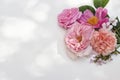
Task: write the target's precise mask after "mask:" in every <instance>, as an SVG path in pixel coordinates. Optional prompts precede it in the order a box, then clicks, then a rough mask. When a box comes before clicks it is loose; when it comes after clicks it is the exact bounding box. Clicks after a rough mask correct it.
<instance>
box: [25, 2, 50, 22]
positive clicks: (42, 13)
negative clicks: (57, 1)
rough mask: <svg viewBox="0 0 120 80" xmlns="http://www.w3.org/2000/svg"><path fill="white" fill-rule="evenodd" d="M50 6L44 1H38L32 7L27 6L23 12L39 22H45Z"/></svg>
mask: <svg viewBox="0 0 120 80" xmlns="http://www.w3.org/2000/svg"><path fill="white" fill-rule="evenodd" d="M49 11H50V6H49V5H48V4H46V3H40V4H38V5H37V6H34V7H27V8H26V9H25V13H26V14H27V15H28V16H30V17H32V18H33V19H35V20H37V21H39V22H45V21H46V20H47V19H48V12H49Z"/></svg>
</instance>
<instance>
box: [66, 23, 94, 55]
mask: <svg viewBox="0 0 120 80" xmlns="http://www.w3.org/2000/svg"><path fill="white" fill-rule="evenodd" d="M93 31H94V29H93V27H92V26H89V25H83V24H80V23H78V22H76V23H74V24H73V25H72V28H71V29H69V30H68V33H67V34H66V36H65V43H66V46H67V48H68V49H69V50H70V51H71V52H73V53H74V54H75V55H76V56H79V55H82V53H81V54H80V52H82V51H83V50H85V49H86V48H87V47H88V46H89V44H90V40H91V37H92V33H93Z"/></svg>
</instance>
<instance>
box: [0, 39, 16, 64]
mask: <svg viewBox="0 0 120 80" xmlns="http://www.w3.org/2000/svg"><path fill="white" fill-rule="evenodd" d="M17 50H18V44H17V43H15V42H9V41H8V42H7V41H0V62H5V61H6V59H7V57H8V56H10V55H12V54H14V53H15V52H16V51H17Z"/></svg>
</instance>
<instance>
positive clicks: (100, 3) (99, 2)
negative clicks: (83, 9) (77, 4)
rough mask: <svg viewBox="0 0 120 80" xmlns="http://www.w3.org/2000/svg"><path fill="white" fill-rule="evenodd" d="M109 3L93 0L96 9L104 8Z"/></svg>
mask: <svg viewBox="0 0 120 80" xmlns="http://www.w3.org/2000/svg"><path fill="white" fill-rule="evenodd" d="M108 2H109V0H93V3H94V6H95V7H96V8H98V7H103V8H104V7H105V6H106V5H107V3H108Z"/></svg>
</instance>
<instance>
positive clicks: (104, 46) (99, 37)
mask: <svg viewBox="0 0 120 80" xmlns="http://www.w3.org/2000/svg"><path fill="white" fill-rule="evenodd" d="M108 2H109V0H93V3H94V7H92V6H90V5H83V6H80V7H79V8H71V9H65V10H63V11H62V12H61V13H60V14H59V15H58V25H59V26H60V27H62V28H63V29H65V30H66V32H67V33H66V35H65V38H64V41H65V45H66V47H67V49H68V50H69V51H70V52H72V54H73V55H74V56H76V57H77V58H81V57H85V56H89V55H91V56H92V58H91V57H90V61H92V62H95V63H98V64H103V63H106V62H108V61H111V60H112V55H117V54H120V52H119V51H118V48H119V46H120V21H119V19H118V17H116V18H115V19H111V18H110V16H109V14H108V10H107V9H106V8H105V6H106V5H107V3H108ZM88 47H91V49H92V51H93V53H84V51H85V50H87V49H89V48H88Z"/></svg>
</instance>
